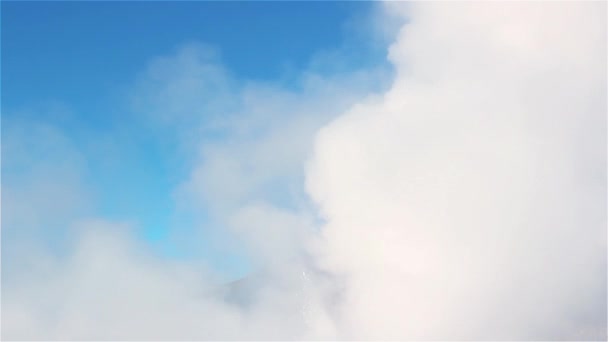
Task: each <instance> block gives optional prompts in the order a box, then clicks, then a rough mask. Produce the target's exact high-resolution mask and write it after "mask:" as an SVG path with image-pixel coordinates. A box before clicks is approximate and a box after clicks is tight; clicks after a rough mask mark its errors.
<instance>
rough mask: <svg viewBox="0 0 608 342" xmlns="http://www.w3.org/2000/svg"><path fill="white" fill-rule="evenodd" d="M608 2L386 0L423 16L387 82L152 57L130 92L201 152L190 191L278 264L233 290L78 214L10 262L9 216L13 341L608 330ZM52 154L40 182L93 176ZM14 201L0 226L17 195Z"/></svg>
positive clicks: (141, 107) (186, 192)
mask: <svg viewBox="0 0 608 342" xmlns="http://www.w3.org/2000/svg"><path fill="white" fill-rule="evenodd" d="M605 9H606V8H605V4H603V3H591V2H588V3H574V2H563V3H562V2H560V3H541V2H534V3H519V2H517V3H506V2H505V3H499V2H490V3H434V2H433V3H428V2H427V3H420V4H414V3H407V4H405V6H404V5H403V4H402V3H388V4H386V7H385V10H386V11H387V15H388V14H390V15H391V18H392V19H391V22H393V20H395V17H398V18H401V19H398V20H396V21H402V20H403V18H407V20H403V21H406V22H407V24H406V25H404V26H403V27H402V29H401V31H400V32H399V35H398V37H397V39H396V41H395V42H394V43H393V44H392V46H391V47H390V49H389V52H388V56H389V60H390V61H391V63H393V65H394V67H395V71H396V77H395V80H394V82H393V83H392V85H391V86H390V89H388V90H387V91H386V92H384V93H383V94H374V93H373V91H377V90H378V89H381V85H382V84H383V82H384V81H385V80H386V78H385V75H384V74H383V73H382V72H380V71H378V70H363V71H360V72H352V73H347V74H345V73H342V74H337V75H331V76H322V75H320V74H318V73H315V72H313V71H308V72H304V73H303V76H302V77H301V79H300V80H299V83H298V84H297V86H296V87H295V88H293V87H292V88H290V89H285V88H284V87H281V86H280V85H277V84H261V83H259V82H248V83H245V82H239V81H237V80H236V79H234V77H233V76H231V75H230V74H229V73H228V72H227V71H226V70H225V69H224V68H223V67H222V66H221V64H219V59H218V57H217V55H216V54H215V53H214V52H212V51H211V50H210V49H209V48H207V47H201V46H198V47H196V46H188V47H186V48H184V49H182V50H180V51H179V52H178V53H177V55H176V56H174V57H163V58H160V59H157V60H156V61H154V62H153V63H152V64H151V66H150V67H149V69H148V70H146V72H145V73H144V74H143V75H142V76H141V81H140V83H139V84H138V86H137V87H138V90H137V91H136V95H135V96H134V105H135V107H136V109H137V110H138V111H140V112H141V113H142V114H144V115H147V118H152V120H151V121H154V120H157V121H155V122H157V123H160V126H163V127H173V129H175V132H176V133H175V134H176V135H178V137H179V139H180V140H181V143H182V144H184V145H185V146H187V147H186V148H185V149H184V151H186V152H192V153H193V157H191V161H190V164H191V165H190V166H191V169H192V171H191V173H190V175H189V177H188V179H186V180H185V181H184V182H183V184H182V185H181V187H180V188H179V189H177V190H176V198H177V200H178V202H179V203H180V205H183V206H188V207H189V208H190V209H191V210H193V211H195V212H196V211H197V210H203V209H204V210H208V211H210V212H211V215H212V216H213V217H214V223H217V224H218V225H219V226H220V227H219V228H218V229H226V228H228V229H231V231H232V232H233V233H234V234H235V235H236V236H238V237H239V238H240V239H242V240H244V241H245V242H246V244H247V248H248V252H249V253H250V254H251V256H252V258H253V259H254V260H255V261H256V262H258V264H259V265H264V266H265V268H262V269H261V270H260V271H259V272H258V273H256V274H254V275H252V276H251V277H250V278H249V279H248V280H246V281H244V282H243V281H241V282H237V283H232V284H229V285H221V284H220V283H221V280H220V279H219V278H218V277H217V276H216V275H215V274H214V273H213V272H212V271H211V270H209V269H208V268H207V267H206V266H205V265H203V264H202V263H199V262H198V261H197V260H181V261H167V260H161V259H159V258H158V257H157V256H154V255H151V254H149V253H147V252H146V247H145V246H142V245H141V244H140V243H138V242H137V241H136V240H135V239H134V237H133V236H132V234H131V233H130V232H131V229H132V228H131V227H129V225H128V224H122V223H112V222H107V221H105V220H99V219H93V220H81V216H82V215H71V214H70V215H67V214H66V215H65V217H63V216H62V218H61V220H59V221H58V224H61V225H64V226H66V227H72V228H70V229H71V230H70V231H71V232H73V237H72V239H70V244H69V245H68V246H67V248H66V249H65V250H64V251H63V253H62V254H61V255H56V254H53V253H48V251H46V250H40V249H38V248H28V249H27V250H26V249H23V250H22V252H23V253H22V254H21V255H26V256H27V259H23V260H21V259H19V260H17V259H12V260H11V262H14V263H16V262H18V261H19V262H21V261H27V264H26V265H28V267H27V268H21V269H19V268H13V269H11V273H10V276H8V277H7V275H6V274H7V273H6V272H5V263H6V254H5V252H4V250H5V246H6V240H5V234H4V233H5V231H3V257H4V258H3V259H4V261H3V288H2V297H3V302H2V311H3V312H2V313H3V316H2V337H3V338H4V339H45V340H48V339H93V338H94V339H155V340H162V339H190V340H192V339H195V340H198V339H373V340H378V339H399V340H402V339H477V340H479V339H484V340H485V339H511V340H512V339H544V340H547V339H577V340H578V339H604V338H605V337H606V323H605V320H606V311H605V310H606V294H605V287H606V232H605V226H606V200H605V190H606V180H605V175H606V170H605V164H606V150H605V145H606V138H605V127H606V122H605V120H606V119H605V112H606V66H605V60H606V55H605V53H606V50H605V47H606V45H605V44H606V30H605V24H606V17H605ZM566 23H567V25H566ZM209 113H211V114H209ZM202 115H211V119H210V118H209V117H206V118H204V119H203V118H201V116H202ZM203 133H204V134H205V135H204V136H203V135H202V134H203ZM40 139H41V141H40V143H41V146H47V144H46V143H45V142H49V141H51V142H52V141H63V143H61V144H60V145H61V146H62V147H61V149H60V150H62V151H64V152H65V151H74V150H76V149H74V148H73V147H72V146H70V144H69V143H67V142H65V141H64V140H63V139H61V138H57V137H56V136H55V137H53V136H52V137H50V138H49V137H47V136H43V137H41V138H40ZM4 142H5V140H4V139H3V155H4V156H5V157H6V155H7V153H8V152H7V151H8V150H6V149H5V145H4ZM313 143H314V150H312V151H311V147H312V146H313ZM48 146H54V144H50V145H48ZM13 151H14V150H13ZM23 151H24V152H23V153H15V154H14V155H23V156H28V155H29V156H32V155H34V154H33V152H32V150H31V149H24V150H23ZM64 152H62V153H60V154H59V157H53V158H52V160H53V161H57V160H63V159H62V158H63V157H61V156H62V155H66V153H67V152H66V153H64ZM70 153H71V152H70ZM67 154H69V153H67ZM74 155H78V153H74ZM36 158H38V157H36ZM78 158H80V157H78ZM78 158H76V157H75V159H78ZM9 160H10V158H9ZM307 160H308V161H309V162H308V164H306V168H304V165H305V161H307ZM30 162H31V161H30ZM24 165H26V166H27V165H30V166H27V168H30V169H35V168H34V167H31V163H26V164H24ZM56 165H58V164H57V163H55V162H51V163H50V164H49V165H46V166H44V167H41V168H40V170H42V171H41V172H40V173H38V174H36V175H26V177H25V178H24V179H25V181H24V183H23V184H38V183H36V182H35V181H37V180H42V181H44V182H46V183H49V184H53V183H52V182H54V181H57V180H59V179H75V180H78V179H80V177H81V170H80V169H79V167H80V166H78V163H77V162H69V163H65V164H62V165H65V166H66V168H65V169H64V170H63V171H62V173H61V174H62V175H64V176H65V175H72V176H66V177H64V176H61V177H52V178H50V177H47V176H48V175H49V174H46V172H44V170H52V169H53V167H54V166H56ZM9 166H10V165H9ZM6 167H7V164H6V162H5V163H4V164H3V176H4V170H5V168H6ZM304 180H306V181H305V185H306V189H303V188H304ZM46 183H45V184H46ZM55 184H58V185H57V186H58V188H59V189H70V188H71V186H69V184H71V183H70V182H66V183H65V184H67V185H65V186H64V185H63V184H64V183H63V182H59V183H55ZM30 188H32V189H44V187H40V186H34V187H30ZM75 188H78V187H75ZM15 189H16V191H17V193H19V194H21V195H23V196H22V197H23V198H25V199H26V200H27V198H37V197H44V198H46V199H48V198H49V197H50V195H49V194H48V193H35V194H31V193H28V192H27V191H25V190H27V189H29V188H28V187H16V188H15ZM78 189H79V188H78ZM306 192H308V195H310V196H311V197H312V199H313V201H314V202H315V204H316V205H317V206H318V209H319V211H320V214H319V215H320V216H322V218H323V220H324V221H325V222H324V223H323V224H319V223H318V222H317V221H318V220H316V216H317V215H316V213H315V210H314V208H313V207H312V206H311V204H310V203H308V200H307V198H306V195H307V194H306ZM68 193H69V192H68ZM74 193H78V194H81V195H82V197H83V198H86V197H87V196H88V195H87V194H86V191H83V192H81V191H80V190H78V191H76V190H75V192H74ZM81 195H78V196H77V197H78V198H80V197H79V196H81ZM3 197H4V198H3V205H5V208H4V209H5V213H4V215H5V217H3V226H4V225H5V224H6V222H14V221H6V220H5V218H6V216H7V215H8V214H7V208H12V207H11V205H12V206H13V207H14V205H16V203H19V201H17V200H16V198H17V197H13V196H9V197H8V198H7V196H5V194H4V188H3ZM7 202H8V203H7ZM11 203H12V204H11ZM36 203H38V202H36ZM40 203H41V204H40V205H36V206H33V207H32V210H33V211H35V212H36V213H38V214H39V215H40V216H41V217H47V215H51V212H54V209H53V208H55V207H54V205H55V203H54V202H53V201H50V200H45V201H42V202H40ZM70 203H71V202H69V201H67V203H66V208H68V209H66V212H68V213H70V212H71V210H72V209H70V208H72V207H76V208H77V207H78V205H77V204H78V203H72V204H70ZM7 205H8V206H9V207H6V206H7ZM76 211H77V212H79V211H78V210H76ZM19 213H20V212H19V211H16V210H15V211H13V210H11V214H12V215H19ZM27 216H28V214H24V215H22V216H20V217H23V218H27ZM48 217H51V216H48ZM17 218H18V217H17ZM9 229H10V228H9ZM34 238H36V236H34ZM7 280H8V281H7Z"/></svg>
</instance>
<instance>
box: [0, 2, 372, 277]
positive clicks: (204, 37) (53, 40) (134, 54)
mask: <svg viewBox="0 0 608 342" xmlns="http://www.w3.org/2000/svg"><path fill="white" fill-rule="evenodd" d="M0 6H1V24H2V30H1V44H2V47H1V54H2V55H1V63H2V66H1V67H2V69H1V70H2V75H1V83H2V84H1V88H0V89H1V92H2V94H1V95H2V104H1V105H2V115H3V117H4V118H7V117H8V118H10V116H11V115H21V113H23V111H22V110H21V109H31V108H36V109H35V110H31V111H28V112H29V113H33V114H30V115H33V116H34V119H39V120H42V121H46V122H49V123H51V124H54V125H56V126H58V127H60V128H62V129H63V130H64V131H65V133H66V135H67V136H68V137H69V138H70V139H71V140H72V141H73V142H74V144H75V145H76V146H78V147H82V149H83V151H84V152H85V153H86V154H88V155H87V158H88V163H89V165H88V166H89V167H88V169H89V172H90V174H89V177H90V181H91V183H92V184H93V185H94V187H95V188H96V189H97V190H98V192H99V194H98V195H99V214H100V215H102V216H104V217H107V218H115V219H121V218H127V219H135V220H137V221H139V222H140V224H141V226H142V227H145V228H144V230H143V234H144V236H145V238H146V239H148V240H149V242H150V243H151V244H152V245H156V246H160V247H159V248H160V249H162V250H163V251H164V252H166V253H167V254H171V255H174V256H179V254H180V253H179V251H176V250H175V245H172V244H169V243H166V244H163V242H164V241H169V240H170V239H169V238H168V235H169V234H168V232H167V230H166V227H170V226H172V225H176V222H175V221H174V220H175V218H174V217H173V216H172V215H173V213H174V210H175V207H174V206H175V204H174V203H173V198H172V197H171V196H172V191H173V190H174V187H175V186H176V185H177V184H178V183H179V182H180V181H181V180H182V179H180V176H181V175H179V172H178V173H176V172H175V170H173V168H174V166H173V162H174V160H168V159H167V158H168V156H170V155H171V151H170V148H167V146H164V145H163V144H164V143H165V142H160V141H157V140H156V139H155V137H154V136H153V135H151V134H147V133H146V131H145V130H142V128H141V127H139V126H138V123H137V120H136V119H134V118H133V117H132V115H130V113H129V110H130V109H129V108H128V105H126V102H127V100H126V99H125V97H127V95H126V94H125V93H127V92H128V91H129V90H128V89H129V87H130V86H131V85H132V84H133V81H134V80H135V79H136V78H137V76H138V75H139V74H140V73H141V72H143V70H144V69H145V66H146V63H148V62H149V61H150V60H151V59H153V58H154V57H157V56H166V55H168V54H171V53H172V52H174V51H175V48H176V47H178V46H180V45H182V44H185V43H189V42H202V43H205V44H208V45H210V46H213V47H215V48H217V49H218V50H219V51H220V54H221V60H222V63H223V64H224V65H225V67H226V68H227V69H228V70H230V71H231V72H232V73H233V75H235V77H237V78H238V79H256V80H273V79H277V78H281V77H283V76H284V75H285V73H286V71H289V70H300V69H303V68H305V67H306V66H307V65H308V63H309V62H310V60H311V58H312V57H313V56H314V55H315V54H316V53H317V52H319V51H322V50H331V49H333V48H335V47H340V46H344V45H345V44H346V43H348V41H349V40H350V41H352V39H353V38H352V32H347V31H346V30H345V24H346V23H348V22H352V20H353V18H355V19H356V18H358V17H361V16H362V15H363V13H365V12H367V11H369V10H370V9H371V7H372V6H373V4H371V3H368V2H355V1H349V2H344V1H328V2H281V1H267V2H260V1H255V2H253V1H252V2H232V1H230V2H221V1H205V2H168V1H167V2H149V1H145V2H72V1H58V2H33V1H27V2H18V1H2V2H1V4H0ZM345 42H346V43H345ZM368 48H369V47H366V48H361V49H357V48H356V46H355V45H352V44H351V46H350V50H349V51H350V52H352V54H353V56H352V58H351V59H350V61H351V62H352V61H354V63H355V64H357V63H358V64H359V65H353V66H360V65H361V64H365V63H367V62H369V61H370V60H373V59H376V58H377V57H378V55H373V54H369V53H367V52H366V51H368V52H369V51H372V50H373V49H368ZM49 104H50V106H51V107H52V106H53V105H54V104H61V105H65V106H66V108H67V110H66V111H65V112H66V113H68V114H65V116H62V115H59V116H57V111H53V110H46V109H45V108H48V107H49ZM41 108H42V109H41ZM117 127H118V129H117ZM117 132H118V133H117ZM116 134H118V136H116ZM106 154H111V155H112V158H106V157H104V155H106ZM176 168H177V166H176ZM186 221H187V220H186ZM177 224H179V223H177ZM181 224H183V225H188V224H191V222H190V223H189V222H182V223H181ZM206 257H208V258H210V259H216V260H215V261H214V262H215V263H217V264H218V265H219V267H222V268H226V269H230V268H231V267H232V268H234V269H235V272H237V273H238V272H242V270H243V268H244V267H245V266H244V265H245V264H246V262H245V261H243V260H241V262H238V261H237V260H238V257H235V256H230V255H228V254H222V252H220V251H218V252H216V253H215V254H214V255H207V256H206ZM228 264H231V265H232V266H230V265H228Z"/></svg>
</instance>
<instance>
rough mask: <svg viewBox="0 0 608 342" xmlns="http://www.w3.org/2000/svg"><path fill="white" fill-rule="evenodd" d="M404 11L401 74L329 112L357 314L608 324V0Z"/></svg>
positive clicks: (462, 335)
mask: <svg viewBox="0 0 608 342" xmlns="http://www.w3.org/2000/svg"><path fill="white" fill-rule="evenodd" d="M389 6H390V7H395V8H396V7H398V5H397V4H395V3H389ZM398 10H401V11H403V12H404V13H405V14H406V15H408V16H410V17H411V22H410V23H409V24H408V25H405V26H404V27H403V28H402V31H401V32H400V34H399V38H398V39H397V41H396V42H395V43H394V44H393V45H392V46H391V48H390V53H389V58H390V59H391V61H392V62H393V63H394V64H395V65H396V67H397V73H398V77H397V79H396V80H395V83H394V84H393V86H392V88H391V89H390V90H389V91H388V92H386V94H385V95H384V96H383V97H382V98H371V99H369V100H367V101H364V102H361V103H360V104H359V105H357V106H354V107H353V108H352V109H351V110H349V111H348V112H347V113H346V114H344V115H342V116H340V117H339V118H338V119H336V120H335V121H333V122H332V123H330V124H329V125H327V126H326V127H324V128H323V129H322V130H321V131H320V133H319V134H318V137H317V141H316V148H315V157H314V158H313V160H312V162H311V165H310V168H309V174H308V175H309V177H308V188H309V190H310V193H311V195H312V196H313V197H314V199H315V200H316V201H317V203H319V205H320V207H321V210H322V211H323V213H324V215H325V217H326V218H327V220H328V223H327V225H326V226H325V227H323V229H322V235H323V243H324V244H325V246H324V248H323V249H322V251H323V252H324V253H323V254H322V255H323V258H324V260H325V262H326V267H328V269H330V270H332V271H334V272H337V273H338V274H345V275H346V276H347V277H349V278H350V279H351V281H350V283H349V286H348V287H347V294H346V297H345V300H344V302H343V307H342V308H341V309H342V310H343V313H344V315H345V317H347V318H346V319H345V322H344V323H343V324H344V325H343V327H344V330H346V331H348V332H349V334H350V335H348V336H349V337H357V338H371V339H387V338H388V339H484V340H485V339H495V338H504V339H564V338H565V339H587V338H605V335H606V325H605V319H606V313H605V310H606V296H605V289H606V287H605V286H606V269H605V268H606V242H605V241H606V235H605V228H606V212H605V210H606V209H605V208H606V202H605V190H606V184H605V163H606V159H605V156H606V150H605V143H606V141H605V131H604V130H605V126H606V125H605V113H606V92H605V90H606V88H605V83H606V66H605V61H606V59H605V57H606V55H605V48H606V31H605V23H606V21H605V19H606V18H605V4H599V3H539V2H537V3H519V2H518V3H496V2H492V3H485V4H481V3H476V4H473V3H470V4H469V3H451V4H446V3H425V4H413V3H409V4H408V5H407V6H406V7H405V8H399V9H398ZM581 329H583V330H585V331H586V333H588V335H584V334H583V335H579V333H580V330H581Z"/></svg>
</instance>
